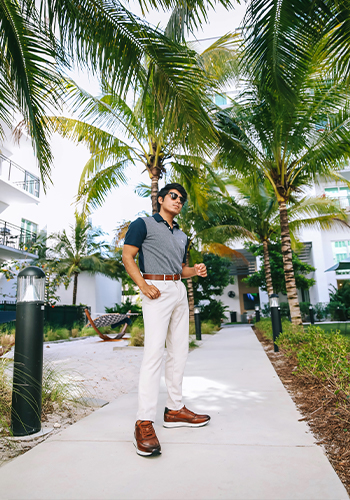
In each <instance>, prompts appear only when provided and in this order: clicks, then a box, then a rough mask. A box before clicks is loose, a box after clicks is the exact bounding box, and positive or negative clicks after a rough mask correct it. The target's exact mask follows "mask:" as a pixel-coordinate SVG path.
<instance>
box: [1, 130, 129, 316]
mask: <svg viewBox="0 0 350 500" xmlns="http://www.w3.org/2000/svg"><path fill="white" fill-rule="evenodd" d="M4 128H5V133H6V139H5V140H4V141H3V143H2V144H1V146H0V264H3V263H4V262H9V261H17V260H21V261H22V260H28V261H30V260H33V259H35V258H36V255H35V254H34V253H30V252H29V251H28V249H29V248H30V246H31V243H33V242H35V241H36V238H37V235H38V234H39V232H40V231H45V232H47V234H50V233H51V232H54V231H59V230H62V229H67V213H68V210H69V211H70V212H71V222H73V218H74V207H72V206H71V204H72V202H73V196H74V194H75V193H76V186H75V184H74V182H72V179H74V174H73V172H72V173H71V174H70V176H69V177H68V178H66V179H62V175H60V172H61V171H62V170H63V169H62V168H60V167H62V163H61V162H63V164H66V162H67V161H71V162H72V164H74V165H75V167H76V168H75V177H76V178H79V175H80V172H81V170H82V168H83V165H84V163H85V161H86V159H87V157H88V152H87V151H83V153H82V150H81V149H80V150H78V148H77V147H76V146H74V145H72V144H71V143H69V142H68V141H63V139H61V138H59V137H56V138H54V141H56V143H55V142H54V143H53V149H54V150H56V151H57V154H55V155H54V158H55V165H54V172H55V175H56V177H57V178H58V179H57V183H58V184H60V183H61V186H62V188H61V189H62V191H61V202H57V198H55V197H54V196H51V192H50V189H48V190H47V193H44V190H43V187H42V183H41V180H40V173H39V171H38V168H37V164H36V159H35V156H34V153H33V149H32V145H31V141H30V140H29V139H28V138H26V137H25V136H23V137H22V139H21V141H20V144H15V143H14V141H13V140H12V136H11V132H10V131H9V130H8V129H7V128H6V127H4ZM67 143H68V144H67ZM62 144H64V146H63V147H62ZM77 151H78V154H77ZM65 171H67V169H66V168H65ZM73 193H74V194H73ZM67 197H68V200H67ZM51 198H52V199H51ZM67 207H68V209H67ZM60 212H61V214H62V216H61V217H59V214H60ZM58 221H59V222H58ZM59 224H60V225H59ZM15 284H16V283H15V280H10V281H7V279H6V278H5V277H4V275H2V274H0V302H14V301H15V299H16V287H15ZM71 288H72V285H71V286H70V287H69V288H68V290H65V289H64V287H63V286H62V287H61V288H60V289H59V291H58V294H59V296H60V301H59V302H58V304H71V303H72V290H71ZM120 302H121V284H120V282H119V281H118V280H112V279H110V278H108V277H106V276H103V275H100V274H98V275H95V276H91V275H89V274H88V273H82V274H81V275H80V276H79V283H78V293H77V304H86V305H88V306H90V307H91V313H92V316H93V317H94V316H96V315H99V314H104V313H105V307H113V306H114V305H115V304H116V303H120Z"/></svg>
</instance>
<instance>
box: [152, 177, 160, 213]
mask: <svg viewBox="0 0 350 500" xmlns="http://www.w3.org/2000/svg"><path fill="white" fill-rule="evenodd" d="M158 181H159V175H152V183H151V199H152V215H154V214H156V213H157V212H158V208H157V193H158Z"/></svg>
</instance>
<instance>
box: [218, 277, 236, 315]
mask: <svg viewBox="0 0 350 500" xmlns="http://www.w3.org/2000/svg"><path fill="white" fill-rule="evenodd" d="M230 291H233V292H235V294H236V295H235V297H233V299H231V297H229V296H228V292H230ZM213 298H214V299H215V300H221V302H222V303H223V304H224V305H225V306H228V309H227V311H226V317H227V319H228V320H230V311H236V312H237V321H240V319H241V308H240V305H239V290H238V280H237V276H235V283H234V284H233V285H227V287H226V288H225V289H224V291H223V293H222V295H220V296H219V295H218V296H213Z"/></svg>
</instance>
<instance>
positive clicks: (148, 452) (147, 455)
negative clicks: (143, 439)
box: [133, 439, 162, 457]
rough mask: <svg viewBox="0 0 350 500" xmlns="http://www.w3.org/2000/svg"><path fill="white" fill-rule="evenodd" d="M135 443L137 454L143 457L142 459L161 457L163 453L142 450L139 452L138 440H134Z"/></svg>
mask: <svg viewBox="0 0 350 500" xmlns="http://www.w3.org/2000/svg"><path fill="white" fill-rule="evenodd" d="M133 443H134V446H135V448H136V453H137V454H138V455H141V457H150V456H151V455H160V454H161V453H162V452H161V450H157V449H155V450H153V451H142V450H139V448H138V447H137V442H136V439H134V441H133Z"/></svg>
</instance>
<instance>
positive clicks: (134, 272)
mask: <svg viewBox="0 0 350 500" xmlns="http://www.w3.org/2000/svg"><path fill="white" fill-rule="evenodd" d="M123 264H124V266H125V269H126V272H127V273H128V275H129V276H130V278H131V279H132V280H133V282H134V283H135V284H136V285H137V286H138V287H139V288H141V287H142V286H144V285H145V284H146V282H145V280H144V279H143V277H142V274H141V273H140V270H139V268H138V267H137V264H136V262H135V261H134V259H133V258H132V257H123Z"/></svg>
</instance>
